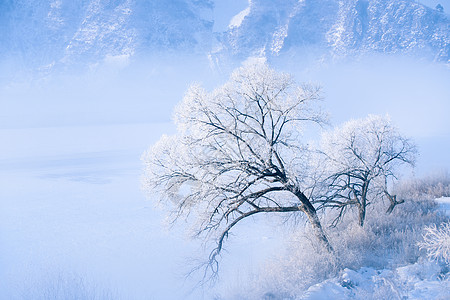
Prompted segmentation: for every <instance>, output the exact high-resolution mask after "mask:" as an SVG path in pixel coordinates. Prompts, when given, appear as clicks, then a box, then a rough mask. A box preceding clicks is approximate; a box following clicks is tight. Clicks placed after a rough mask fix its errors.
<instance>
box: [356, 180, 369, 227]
mask: <svg viewBox="0 0 450 300" xmlns="http://www.w3.org/2000/svg"><path fill="white" fill-rule="evenodd" d="M368 188H369V181H365V182H364V184H363V187H362V191H361V201H360V203H359V205H358V213H359V214H358V217H359V218H358V224H359V226H361V227H363V226H364V221H365V219H366V207H367V190H368Z"/></svg>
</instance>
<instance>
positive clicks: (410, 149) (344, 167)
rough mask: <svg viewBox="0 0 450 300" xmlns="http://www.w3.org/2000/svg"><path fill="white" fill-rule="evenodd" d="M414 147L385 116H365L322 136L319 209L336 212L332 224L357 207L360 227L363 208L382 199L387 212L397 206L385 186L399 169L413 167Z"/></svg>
mask: <svg viewBox="0 0 450 300" xmlns="http://www.w3.org/2000/svg"><path fill="white" fill-rule="evenodd" d="M415 153H416V150H415V146H414V145H413V144H412V143H411V142H410V141H409V140H408V139H407V138H405V137H404V136H402V135H401V134H400V133H399V132H398V130H397V129H396V128H395V127H394V126H393V125H392V124H391V121H390V118H389V117H388V116H377V115H369V116H368V117H367V118H365V119H359V120H352V121H349V122H347V123H345V124H344V125H343V126H341V127H337V128H335V129H334V130H332V131H329V132H327V133H325V134H324V135H323V136H322V140H321V154H323V161H321V164H322V165H323V166H326V170H325V176H324V177H325V178H326V179H325V181H324V182H325V188H326V189H327V190H328V191H327V196H326V197H323V198H322V199H321V201H320V202H322V206H323V207H333V208H337V209H339V215H338V217H337V219H336V220H335V221H336V222H337V221H338V220H339V219H340V218H341V217H342V215H343V214H344V212H345V211H346V209H347V208H350V207H357V209H358V216H359V217H358V223H359V225H361V226H363V225H364V220H365V217H366V209H367V206H368V205H369V204H370V203H371V202H374V201H376V200H378V199H381V198H382V197H387V199H388V200H389V201H390V203H391V204H390V207H389V208H388V212H392V210H393V209H394V207H395V205H397V204H399V203H401V202H402V201H401V200H397V197H396V196H395V195H391V194H390V193H389V192H388V188H387V183H388V181H389V180H393V179H396V178H397V175H398V171H399V166H400V165H402V164H409V165H413V164H414V160H415Z"/></svg>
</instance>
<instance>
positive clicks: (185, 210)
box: [143, 62, 332, 274]
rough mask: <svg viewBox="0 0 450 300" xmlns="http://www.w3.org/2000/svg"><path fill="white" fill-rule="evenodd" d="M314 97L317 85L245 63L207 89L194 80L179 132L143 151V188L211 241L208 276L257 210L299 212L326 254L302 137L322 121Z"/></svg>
mask: <svg viewBox="0 0 450 300" xmlns="http://www.w3.org/2000/svg"><path fill="white" fill-rule="evenodd" d="M319 98H320V96H319V89H318V88H317V87H314V86H312V85H301V86H299V85H297V84H296V83H295V82H294V81H293V79H292V78H291V76H290V75H288V74H284V73H280V72H277V71H275V70H273V69H271V68H269V67H268V66H267V65H266V63H263V62H252V63H248V64H246V65H244V66H243V67H241V68H239V69H237V70H236V71H235V72H234V73H233V74H232V75H231V78H230V80H229V81H228V82H227V83H225V84H224V85H223V86H221V87H219V88H217V89H215V90H214V91H212V92H207V91H206V90H204V89H203V88H202V87H200V86H198V85H192V86H191V87H190V88H189V90H188V91H187V93H186V95H185V97H184V99H183V101H182V102H181V103H180V104H179V106H178V107H177V109H176V111H175V123H176V125H177V133H176V134H175V135H172V136H163V137H162V138H161V139H160V140H159V141H158V142H157V143H156V144H155V145H154V146H152V147H151V148H150V149H149V150H148V151H147V152H146V153H145V154H144V156H143V160H144V163H145V174H144V188H145V189H146V190H147V191H148V192H149V193H150V194H153V193H156V192H157V193H158V194H159V195H160V202H162V203H164V204H167V206H169V207H170V208H172V212H173V215H172V216H173V218H174V220H176V219H179V218H180V217H183V216H184V217H186V218H187V219H188V220H191V221H192V222H193V223H194V230H195V234H196V235H197V236H202V237H205V238H206V239H207V240H208V241H211V240H212V241H214V246H213V247H214V249H213V250H212V251H211V253H210V256H209V260H208V264H207V268H206V270H209V271H211V272H212V274H217V270H218V257H219V255H220V253H221V250H222V249H223V243H224V241H225V240H226V238H227V237H228V235H229V233H230V231H231V230H232V228H233V227H234V226H235V225H237V224H238V223H239V222H240V221H242V220H243V219H245V218H248V217H250V216H252V215H255V214H259V213H291V212H301V213H303V214H304V215H305V216H306V217H307V219H308V220H309V223H310V224H311V226H312V228H313V229H314V231H315V235H316V237H317V238H318V239H319V240H320V241H321V242H322V243H323V245H324V247H325V248H326V249H328V250H329V251H332V247H331V246H330V244H329V242H328V239H327V237H326V235H325V233H324V231H323V229H322V226H321V224H320V221H319V218H318V216H317V213H316V209H315V207H314V206H313V204H312V202H311V200H310V198H309V194H308V193H309V192H310V188H311V185H310V184H309V182H310V180H309V178H310V174H309V172H310V169H309V166H308V163H309V160H308V157H309V152H308V150H307V147H306V146H305V145H304V144H303V143H302V139H301V135H300V131H301V130H302V128H304V127H305V126H307V125H308V124H310V123H313V124H314V123H316V124H317V123H322V122H323V117H322V114H321V113H320V111H319V110H317V109H315V108H314V107H315V102H316V100H318V99H319ZM311 255H313V254H311Z"/></svg>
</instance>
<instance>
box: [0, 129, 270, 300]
mask: <svg viewBox="0 0 450 300" xmlns="http://www.w3.org/2000/svg"><path fill="white" fill-rule="evenodd" d="M171 130H173V129H172V125H171V124H167V123H155V124H122V125H103V126H78V127H76V126H75V127H53V128H22V129H2V130H0V139H1V140H2V141H3V147H2V148H1V150H0V152H1V157H2V159H1V160H0V181H1V182H2V185H1V186H2V188H1V191H0V201H1V202H0V206H1V211H0V239H1V242H0V253H2V256H1V258H0V265H1V268H0V270H1V271H0V272H1V274H0V277H1V278H3V280H2V281H1V283H0V290H1V293H0V299H5V300H6V299H48V298H50V297H57V299H64V298H71V299H76V298H77V297H79V296H80V295H83V293H84V292H86V293H88V294H93V295H96V297H100V299H102V298H103V297H111V298H113V299H149V297H150V298H151V299H182V298H192V299H198V298H199V297H203V293H204V291H202V290H201V289H199V290H195V291H192V288H193V286H194V284H195V283H196V282H195V281H193V280H191V281H189V280H186V279H185V278H184V275H185V273H186V272H188V271H189V270H190V267H191V266H193V265H192V261H190V259H202V258H203V257H201V256H200V255H199V253H198V250H199V245H198V244H194V243H192V242H189V241H188V240H187V238H186V237H185V236H184V235H183V234H182V233H183V232H181V230H180V229H179V228H178V229H177V228H175V230H170V231H169V230H168V228H166V229H167V230H166V229H164V228H165V226H164V220H163V216H162V214H161V212H160V211H159V210H158V209H155V207H154V205H153V203H152V202H151V201H149V199H146V198H145V196H144V193H143V192H142V191H141V189H140V176H141V169H142V166H141V161H140V156H141V154H142V153H143V152H144V150H146V149H147V147H148V146H149V145H150V144H151V143H153V142H154V141H156V139H158V138H159V137H160V135H161V134H163V133H170V131H171ZM142 137H145V138H142ZM248 225H249V227H250V228H249V230H248V231H247V232H246V231H245V230H240V231H241V233H240V235H239V239H238V240H237V241H235V243H230V247H229V248H230V249H236V248H238V249H241V251H240V252H239V256H238V257H236V258H234V259H233V258H229V259H226V260H225V262H224V264H227V263H228V264H230V265H234V267H231V268H230V270H228V272H231V273H233V272H234V273H233V274H234V275H236V274H237V273H236V266H238V265H239V266H243V265H246V266H248V268H244V270H245V269H249V268H250V269H251V267H252V265H256V264H257V262H258V260H259V258H258V256H263V255H264V253H270V251H271V249H273V248H275V247H277V246H278V244H277V243H275V242H273V239H274V238H275V237H274V236H272V237H271V236H270V234H271V232H272V233H273V234H274V235H275V233H276V230H270V226H269V224H266V223H264V222H263V224H262V227H263V228H262V229H261V228H260V229H259V230H260V231H261V233H262V232H264V231H265V232H264V235H261V236H258V235H257V236H256V237H255V235H253V234H251V233H252V232H253V233H255V231H256V232H257V231H258V228H255V225H254V224H252V223H251V222H249V224H248ZM260 226H261V224H260ZM250 245H251V247H249V246H250ZM261 248H263V249H265V250H261ZM258 249H260V250H258ZM255 254H256V256H257V257H255ZM230 256H233V255H230ZM249 258H250V261H247V259H249ZM251 260H253V261H251ZM226 269H227V268H226V267H224V270H225V272H226ZM240 273H241V274H243V276H244V277H245V276H246V271H243V270H241V271H240ZM231 282H232V283H234V284H235V283H236V281H235V279H233V280H231ZM64 293H69V296H67V294H64ZM72 295H75V296H72ZM208 295H209V296H205V297H206V298H207V299H208V298H209V297H210V296H211V295H210V294H208ZM89 299H90V298H89Z"/></svg>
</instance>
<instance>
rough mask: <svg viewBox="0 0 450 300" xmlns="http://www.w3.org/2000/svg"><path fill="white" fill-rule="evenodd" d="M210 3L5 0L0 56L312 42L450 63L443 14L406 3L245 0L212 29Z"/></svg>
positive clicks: (241, 50)
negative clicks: (219, 29)
mask: <svg viewBox="0 0 450 300" xmlns="http://www.w3.org/2000/svg"><path fill="white" fill-rule="evenodd" d="M218 14H220V12H217V11H214V1H213V0H164V1H159V0H78V1H69V0H39V1H28V0H3V1H1V2H0V27H1V32H2V34H1V35H0V56H1V57H2V58H1V59H0V62H1V61H5V60H7V59H10V58H12V59H14V60H16V61H19V62H21V63H23V64H24V65H27V66H32V67H42V66H50V67H51V66H53V65H55V64H61V63H62V64H69V65H70V64H74V63H80V62H85V61H88V62H90V63H92V62H95V61H101V60H103V59H105V58H107V57H116V56H126V57H133V56H139V55H148V54H150V55H151V54H155V53H167V52H169V53H176V54H178V53H180V52H186V53H199V54H202V55H206V54H210V55H211V57H216V58H217V59H219V60H220V58H223V57H232V58H239V59H243V58H246V57H248V56H251V55H265V56H269V57H270V56H279V55H283V54H284V53H289V52H290V51H291V52H292V51H296V49H302V48H306V47H314V48H315V49H320V51H323V53H326V54H330V55H332V56H333V57H345V56H350V55H351V56H353V55H355V54H359V53H366V52H381V53H410V54H420V55H424V56H427V57H430V58H432V59H433V60H436V61H441V62H445V63H449V62H450V17H449V15H448V14H446V13H445V12H443V11H442V10H438V9H432V8H429V7H427V6H424V5H422V4H420V3H417V2H416V1H413V0H320V1H317V0H250V1H249V6H248V7H247V8H246V9H245V10H243V11H242V12H240V13H239V14H237V15H236V16H235V17H234V18H233V19H232V20H231V22H230V26H229V27H228V29H227V30H226V31H225V32H213V25H214V18H213V16H214V15H218Z"/></svg>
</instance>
